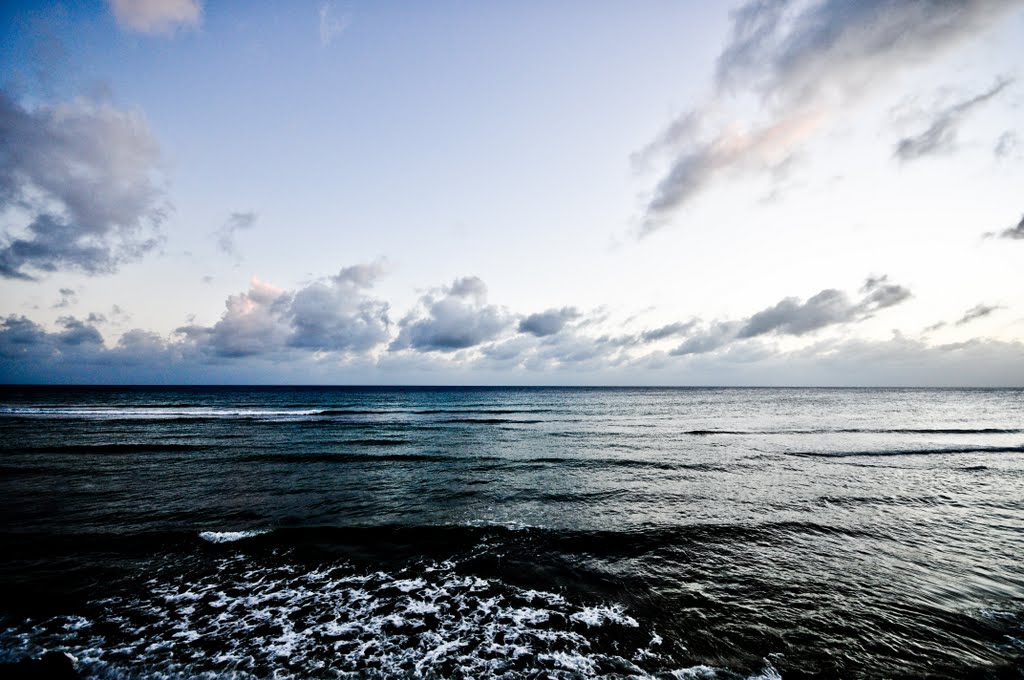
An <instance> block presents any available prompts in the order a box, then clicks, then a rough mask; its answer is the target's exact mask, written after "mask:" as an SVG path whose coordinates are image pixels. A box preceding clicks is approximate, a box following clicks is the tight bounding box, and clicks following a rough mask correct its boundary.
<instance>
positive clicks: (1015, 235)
mask: <svg viewBox="0 0 1024 680" xmlns="http://www.w3.org/2000/svg"><path fill="white" fill-rule="evenodd" d="M996 236H998V237H999V238H1008V239H1011V240H1014V241H1020V240H1024V217H1021V218H1020V222H1018V223H1017V226H1016V227H1010V228H1009V229H1004V230H1003V231H1001V232H999V233H996V232H991V231H990V232H988V233H987V234H985V237H986V238H992V237H996Z"/></svg>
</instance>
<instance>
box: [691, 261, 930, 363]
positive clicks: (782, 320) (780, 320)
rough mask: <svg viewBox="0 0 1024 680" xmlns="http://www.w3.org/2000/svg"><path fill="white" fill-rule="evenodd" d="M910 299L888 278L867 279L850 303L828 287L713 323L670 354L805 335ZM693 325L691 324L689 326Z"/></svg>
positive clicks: (838, 292) (700, 351)
mask: <svg viewBox="0 0 1024 680" xmlns="http://www.w3.org/2000/svg"><path fill="white" fill-rule="evenodd" d="M910 296H911V293H910V291H909V290H908V289H906V288H904V287H903V286H900V285H897V284H893V283H889V280H888V277H885V276H879V277H869V278H868V279H867V280H866V281H865V283H864V286H863V287H862V288H861V297H860V298H859V299H857V300H851V299H850V296H849V295H847V294H846V293H844V292H842V291H840V290H836V289H834V288H827V289H825V290H823V291H821V292H819V293H817V294H816V295H813V296H811V297H810V298H808V299H807V300H806V301H801V300H800V299H799V298H795V297H787V298H784V299H783V300H781V301H779V302H778V303H776V304H775V305H772V306H771V307H768V308H766V309H762V310H761V311H759V312H757V313H755V314H752V315H751V316H750V317H748V318H746V319H744V320H742V321H735V320H730V321H715V322H714V323H712V324H710V325H709V326H707V327H705V328H703V329H701V330H700V331H698V332H696V333H693V334H691V335H690V336H688V337H687V338H686V339H685V340H684V341H683V343H682V344H680V345H679V346H678V347H676V348H675V349H674V350H672V352H671V354H672V355H674V356H682V355H688V354H704V353H707V352H712V351H715V350H717V349H719V348H721V347H724V346H726V345H728V344H730V343H732V342H734V341H736V340H745V339H749V338H755V337H758V336H762V335H767V334H775V335H791V336H801V335H806V334H808V333H813V332H814V331H817V330H820V329H822V328H825V327H827V326H834V325H837V324H845V323H852V322H855V321H860V320H863V319H866V318H868V317H869V316H871V315H872V314H874V313H875V312H877V311H879V310H882V309H886V308H887V307H892V306H895V305H898V304H900V303H901V302H903V301H904V300H907V299H908V298H910ZM694 324H695V322H691V327H692V325H694Z"/></svg>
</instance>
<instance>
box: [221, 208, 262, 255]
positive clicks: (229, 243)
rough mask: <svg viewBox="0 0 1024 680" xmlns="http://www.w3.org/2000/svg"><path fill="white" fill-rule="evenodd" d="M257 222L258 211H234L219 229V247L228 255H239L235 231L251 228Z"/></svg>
mask: <svg viewBox="0 0 1024 680" xmlns="http://www.w3.org/2000/svg"><path fill="white" fill-rule="evenodd" d="M254 224H256V213H254V212H233V213H231V214H230V215H228V219H227V221H225V222H224V224H223V225H222V226H221V228H220V229H218V230H217V247H218V248H220V250H221V252H222V253H225V254H227V255H236V256H237V255H238V250H237V248H236V246H235V233H236V232H238V231H241V230H243V229H251V228H252V226H253V225H254Z"/></svg>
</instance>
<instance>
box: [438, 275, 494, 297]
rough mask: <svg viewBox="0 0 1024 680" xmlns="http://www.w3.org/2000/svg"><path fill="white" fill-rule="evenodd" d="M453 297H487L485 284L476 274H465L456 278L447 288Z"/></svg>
mask: <svg viewBox="0 0 1024 680" xmlns="http://www.w3.org/2000/svg"><path fill="white" fill-rule="evenodd" d="M448 292H449V294H450V295H452V296H453V297H475V298H485V297H487V286H486V285H484V282H483V281H482V280H481V279H480V277H478V276H465V277H463V278H461V279H456V280H455V281H454V283H452V285H451V288H449V290H448Z"/></svg>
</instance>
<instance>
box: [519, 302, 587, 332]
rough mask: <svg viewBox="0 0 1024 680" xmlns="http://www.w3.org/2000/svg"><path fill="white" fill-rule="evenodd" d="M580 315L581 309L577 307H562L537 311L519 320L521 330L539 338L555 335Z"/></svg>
mask: <svg viewBox="0 0 1024 680" xmlns="http://www.w3.org/2000/svg"><path fill="white" fill-rule="evenodd" d="M580 316H581V314H580V312H579V310H577V309H576V308H575V307H562V308H561V309H549V310H547V311H544V312H537V313H536V314H531V315H529V316H528V317H526V318H525V319H523V320H521V321H520V322H519V332H520V333H530V334H531V335H535V336H537V337H539V338H540V337H544V336H546V335H554V334H555V333H558V332H559V331H561V330H562V329H563V328H565V325H566V324H567V323H569V322H570V321H575V320H576V319H578V318H580Z"/></svg>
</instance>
